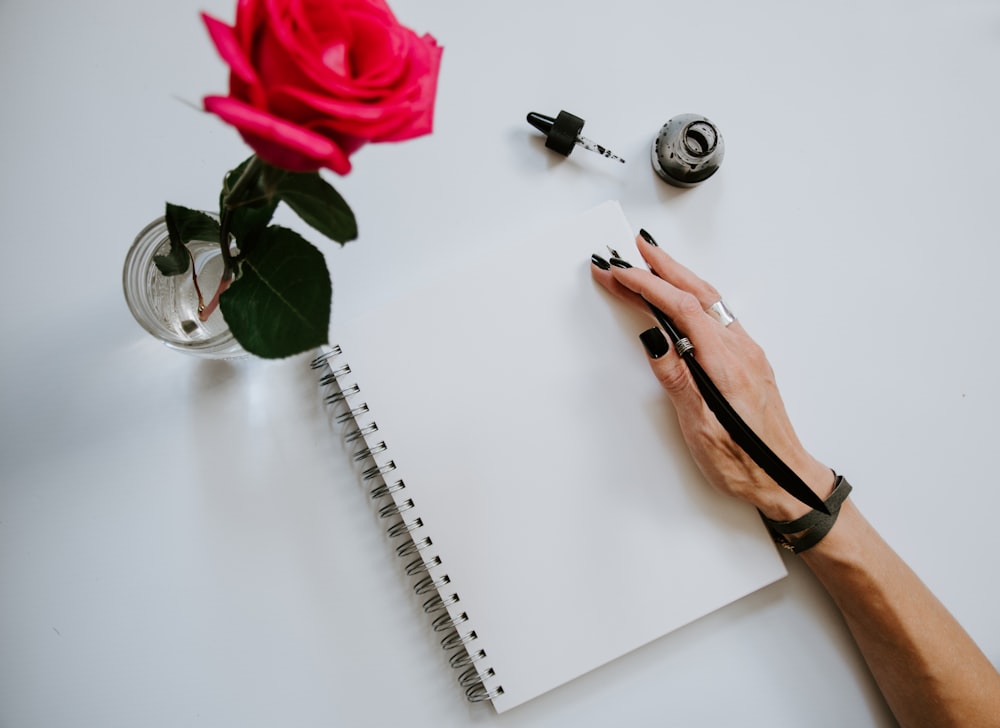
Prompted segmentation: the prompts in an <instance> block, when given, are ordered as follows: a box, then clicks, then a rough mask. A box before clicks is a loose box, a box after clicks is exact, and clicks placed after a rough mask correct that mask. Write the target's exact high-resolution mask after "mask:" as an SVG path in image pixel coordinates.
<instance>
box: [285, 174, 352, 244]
mask: <svg viewBox="0 0 1000 728" xmlns="http://www.w3.org/2000/svg"><path fill="white" fill-rule="evenodd" d="M277 193H278V196H279V197H280V198H281V199H282V200H283V201H284V202H285V204H286V205H288V206H289V207H290V208H292V209H293V210H294V211H295V212H296V214H297V215H298V216H299V217H301V218H302V219H303V220H304V221H305V222H306V223H308V224H309V225H311V226H312V227H313V228H315V229H316V230H317V231H319V232H320V233H322V234H323V235H325V236H326V237H328V238H330V240H335V241H337V242H338V243H346V242H347V241H348V240H354V239H355V238H356V237H358V222H357V220H355V219H354V212H353V211H352V210H351V207H350V205H348V204H347V202H346V200H344V198H343V197H341V196H340V193H339V192H337V190H335V189H334V188H333V187H332V186H331V185H330V184H329V183H328V182H327V181H326V180H324V179H323V178H322V177H320V175H319V172H289V173H288V174H286V175H285V176H284V177H282V178H281V179H280V180H278V183H277Z"/></svg>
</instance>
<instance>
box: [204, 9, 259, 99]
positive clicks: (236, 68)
mask: <svg viewBox="0 0 1000 728" xmlns="http://www.w3.org/2000/svg"><path fill="white" fill-rule="evenodd" d="M201 19H202V21H204V23H205V27H206V28H208V34H209V36H211V38H212V42H213V43H214V44H215V48H216V50H217V51H219V55H220V56H222V60H224V61H225V62H226V63H227V64H228V65H229V68H230V70H231V71H232V72H233V73H235V74H236V75H237V76H238V77H239V78H240V79H242V80H243V81H245V82H246V83H250V84H253V83H257V72H256V71H254V69H253V66H252V65H251V63H250V60H249V59H248V58H247V57H246V55H244V53H243V49H242V48H240V44H239V41H238V40H237V37H236V32H235V30H234V29H233V28H231V27H229V26H228V25H226V24H225V23H223V22H222V21H221V20H216V19H215V18H213V17H212V16H211V15H209V14H208V13H202V14H201Z"/></svg>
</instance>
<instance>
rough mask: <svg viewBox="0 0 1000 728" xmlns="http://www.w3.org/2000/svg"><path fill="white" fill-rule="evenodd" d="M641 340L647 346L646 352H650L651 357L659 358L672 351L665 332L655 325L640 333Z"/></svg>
mask: <svg viewBox="0 0 1000 728" xmlns="http://www.w3.org/2000/svg"><path fill="white" fill-rule="evenodd" d="M639 341H641V342H642V345H643V346H644V347H646V353H647V354H649V358H650V359H659V358H660V357H661V356H663V355H664V354H666V353H667V352H668V351H670V342H669V341H667V337H666V336H664V335H663V332H662V331H660V330H659V329H658V328H656V327H655V326H654V327H653V328H651V329H646V330H645V331H643V332H642V333H641V334H639Z"/></svg>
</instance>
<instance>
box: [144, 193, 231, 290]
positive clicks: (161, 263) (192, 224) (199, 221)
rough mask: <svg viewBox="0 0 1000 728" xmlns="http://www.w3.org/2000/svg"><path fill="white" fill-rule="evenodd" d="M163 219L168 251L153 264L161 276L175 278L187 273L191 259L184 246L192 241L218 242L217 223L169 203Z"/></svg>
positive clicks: (194, 211) (207, 217)
mask: <svg viewBox="0 0 1000 728" xmlns="http://www.w3.org/2000/svg"><path fill="white" fill-rule="evenodd" d="M164 217H165V219H166V223H167V234H168V235H169V236H170V251H169V252H168V253H167V254H166V255H157V256H155V257H154V258H153V262H154V263H155V264H156V268H157V270H159V271H160V273H162V274H163V275H165V276H176V275H180V274H181V273H185V272H187V269H188V266H189V265H190V263H191V257H190V256H189V255H188V251H187V248H186V247H184V246H185V245H187V244H188V243H189V242H191V241H192V240H208V241H216V240H218V239H219V223H218V221H216V220H215V219H213V218H212V217H211V216H209V215H206V214H205V213H204V212H200V211H198V210H191V209H189V208H187V207H181V206H180V205H172V204H170V203H169V202H168V203H167V210H166V213H165V215H164Z"/></svg>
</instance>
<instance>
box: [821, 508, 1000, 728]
mask: <svg viewBox="0 0 1000 728" xmlns="http://www.w3.org/2000/svg"><path fill="white" fill-rule="evenodd" d="M802 558H803V560H804V561H805V562H806V563H807V564H808V566H809V567H810V568H811V569H812V571H813V572H814V573H815V574H816V576H817V578H819V580H820V581H821V582H822V584H823V585H824V586H825V587H826V589H827V591H828V592H829V593H830V596H831V597H832V598H833V600H834V602H835V603H836V604H837V606H838V607H839V608H840V610H841V612H842V613H843V615H844V619H845V621H846V622H847V625H848V627H849V629H850V630H851V633H852V634H853V635H854V638H855V640H856V641H857V644H858V647H859V648H860V650H861V653H862V654H863V656H864V658H865V661H866V662H867V663H868V667H869V669H870V670H871V672H872V675H873V676H874V677H875V680H876V682H877V683H878V685H879V688H880V689H881V690H882V693H883V694H884V696H885V698H886V701H887V702H888V703H889V706H890V707H891V709H892V711H893V713H894V714H895V715H896V718H897V720H899V722H900V724H901V725H902V726H904V728H910V727H911V726H935V728H938V727H940V726H962V727H963V728H970V727H972V726H1000V674H998V673H997V670H996V669H995V668H994V667H993V665H991V664H990V662H989V660H987V659H986V656H985V655H983V653H982V652H981V651H980V649H979V648H978V647H977V646H976V644H975V643H974V642H973V641H972V639H971V638H970V637H969V635H968V634H967V633H966V632H965V630H964V629H962V627H961V626H960V625H959V624H958V622H957V621H956V620H955V619H954V617H952V616H951V614H950V613H949V612H948V611H947V610H946V609H945V607H944V606H943V605H942V604H941V602H939V601H938V600H937V598H936V597H935V596H934V595H933V594H932V593H931V592H930V590H929V589H928V588H927V587H926V586H925V585H924V584H923V583H922V582H921V581H920V579H919V578H918V577H917V576H916V574H914V573H913V571H912V570H911V569H910V568H909V567H908V566H907V565H906V564H905V563H904V562H903V561H902V559H900V558H899V556H898V555H897V554H896V553H895V552H894V551H893V550H892V549H891V548H890V547H889V546H888V544H886V543H885V541H883V540H882V538H881V537H880V536H879V535H878V533H877V532H876V531H875V530H874V529H873V528H872V527H871V525H870V524H869V523H868V522H867V521H866V520H865V518H864V517H863V516H862V515H861V513H860V512H859V511H858V509H857V508H856V507H855V505H854V504H853V503H852V502H851V500H850V499H848V500H847V502H846V503H845V504H844V506H843V508H842V510H841V513H840V517H839V519H838V521H837V523H836V525H835V526H834V528H833V529H832V530H831V531H830V533H829V534H828V535H827V537H826V538H825V539H824V540H823V541H821V542H820V543H819V544H818V545H817V546H815V547H814V548H813V549H811V550H809V551H806V552H805V553H803V554H802Z"/></svg>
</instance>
